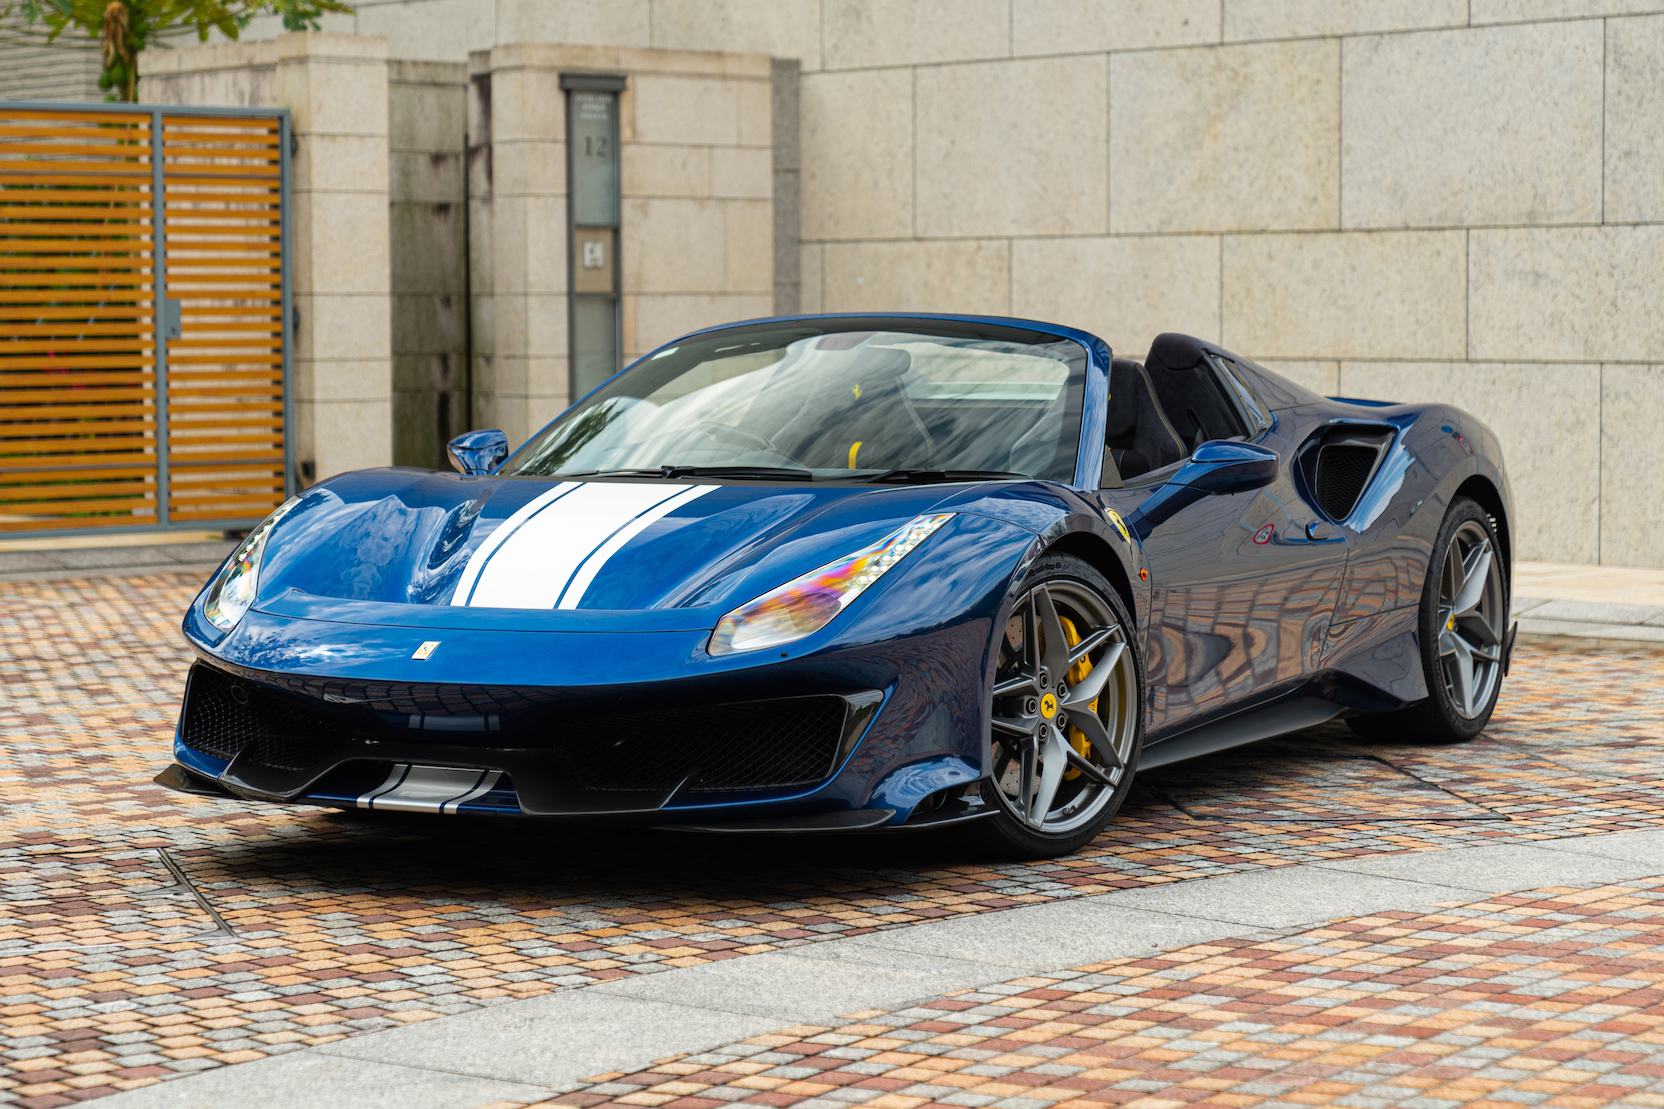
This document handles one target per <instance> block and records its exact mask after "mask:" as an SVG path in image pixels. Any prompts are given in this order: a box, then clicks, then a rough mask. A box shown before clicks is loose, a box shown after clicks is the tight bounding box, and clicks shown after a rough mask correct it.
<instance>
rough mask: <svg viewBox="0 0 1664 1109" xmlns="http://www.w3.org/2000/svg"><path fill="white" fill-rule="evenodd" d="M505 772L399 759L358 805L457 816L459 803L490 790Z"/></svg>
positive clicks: (396, 810)
mask: <svg viewBox="0 0 1664 1109" xmlns="http://www.w3.org/2000/svg"><path fill="white" fill-rule="evenodd" d="M502 776H503V772H502V771H501V770H464V769H458V768H457V767H454V766H415V765H412V764H411V763H407V762H397V763H394V764H393V769H392V771H391V772H390V773H389V774H388V775H387V780H386V781H384V782H382V783H381V784H380V785H379V786H377V787H376V788H375V789H372V790H371V791H370V792H369V793H366V794H364V796H362V797H360V798H359V799H358V807H359V808H361V809H378V810H390V811H393V812H429V813H441V814H445V815H450V816H455V815H456V810H457V806H458V805H463V804H466V803H467V802H469V801H472V800H474V799H475V798H477V797H483V796H485V795H486V794H487V793H490V792H491V790H492V788H493V787H494V786H496V784H497V782H498V781H499V780H500V779H501V778H502Z"/></svg>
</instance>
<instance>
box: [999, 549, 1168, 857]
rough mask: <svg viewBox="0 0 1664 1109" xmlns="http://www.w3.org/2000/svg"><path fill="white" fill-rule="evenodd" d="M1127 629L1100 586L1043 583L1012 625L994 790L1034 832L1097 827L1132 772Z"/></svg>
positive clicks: (1133, 700) (1002, 668) (1133, 724)
mask: <svg viewBox="0 0 1664 1109" xmlns="http://www.w3.org/2000/svg"><path fill="white" fill-rule="evenodd" d="M1126 637H1127V633H1126V631H1125V629H1124V628H1123V627H1122V626H1121V622H1120V620H1119V619H1117V617H1116V616H1115V613H1114V611H1113V610H1112V609H1111V608H1110V606H1109V605H1108V604H1107V603H1106V602H1105V601H1104V599H1103V598H1102V597H1100V596H1098V595H1097V593H1096V591H1094V590H1093V589H1091V588H1089V587H1087V586H1085V585H1084V584H1080V583H1077V582H1074V581H1069V580H1053V581H1048V582H1044V583H1042V584H1039V585H1036V586H1035V587H1034V588H1033V589H1031V590H1029V592H1028V593H1027V594H1026V595H1025V596H1024V597H1023V598H1022V599H1021V600H1019V601H1018V603H1017V604H1016V606H1015V607H1014V608H1013V609H1012V614H1011V617H1010V619H1009V620H1008V621H1007V622H1006V627H1005V635H1004V636H1003V637H1002V639H1001V643H1000V663H999V667H998V669H997V670H996V672H995V679H994V706H993V714H992V717H991V721H990V722H991V725H992V727H991V736H990V749H991V751H990V753H991V755H992V757H993V771H994V783H995V786H996V788H995V790H994V795H995V797H996V798H997V799H998V800H999V802H1000V803H1001V804H1003V805H1004V806H1005V807H1006V809H1007V810H1008V811H1009V812H1010V813H1011V815H1012V816H1013V817H1015V818H1016V819H1017V820H1018V821H1019V822H1020V823H1022V824H1023V825H1025V826H1026V827H1028V828H1029V829H1031V830H1032V831H1035V832H1042V833H1046V834H1067V833H1069V832H1072V831H1075V830H1076V829H1079V828H1082V827H1084V826H1086V825H1088V824H1090V823H1091V822H1092V821H1093V820H1094V819H1095V818H1096V817H1097V816H1098V815H1099V814H1100V813H1101V812H1102V811H1103V809H1104V806H1106V805H1108V804H1109V803H1110V801H1111V799H1112V798H1113V797H1114V795H1115V792H1116V788H1117V786H1119V784H1120V782H1121V779H1122V777H1123V776H1124V775H1125V774H1126V773H1127V765H1128V762H1129V760H1130V759H1131V757H1132V748H1133V743H1134V742H1135V740H1136V737H1137V733H1138V721H1137V717H1136V713H1137V706H1138V697H1137V690H1136V686H1135V682H1136V680H1137V674H1136V670H1135V667H1134V660H1133V656H1132V652H1131V650H1130V649H1129V648H1128V645H1127V638H1126Z"/></svg>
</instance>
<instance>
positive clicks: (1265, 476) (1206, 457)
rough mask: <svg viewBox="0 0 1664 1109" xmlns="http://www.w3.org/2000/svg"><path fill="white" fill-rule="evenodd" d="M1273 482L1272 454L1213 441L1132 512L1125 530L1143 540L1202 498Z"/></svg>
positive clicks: (1274, 465)
mask: <svg viewBox="0 0 1664 1109" xmlns="http://www.w3.org/2000/svg"><path fill="white" fill-rule="evenodd" d="M1276 478H1277V452H1276V451H1271V450H1267V449H1266V448H1264V447H1261V446H1256V445H1255V444H1253V443H1239V442H1233V441H1231V440H1228V439H1215V440H1212V441H1211V442H1207V443H1203V444H1202V445H1201V446H1199V447H1197V448H1196V450H1195V452H1194V453H1193V454H1192V455H1191V456H1190V458H1189V459H1188V460H1186V462H1185V463H1184V465H1182V466H1180V467H1179V468H1178V470H1177V471H1176V472H1175V473H1174V474H1173V476H1172V477H1171V478H1168V479H1167V482H1166V483H1165V484H1164V485H1162V486H1161V487H1160V488H1158V489H1157V490H1156V491H1155V492H1154V493H1151V494H1150V495H1149V497H1147V498H1146V499H1145V500H1144V503H1143V504H1141V505H1139V506H1138V507H1137V508H1135V509H1133V511H1132V514H1131V515H1129V516H1128V517H1127V526H1128V527H1129V528H1131V529H1132V531H1133V532H1134V533H1135V534H1136V535H1137V536H1138V538H1140V539H1143V538H1145V537H1146V536H1148V535H1149V534H1150V532H1152V531H1154V530H1155V529H1156V527H1157V526H1158V525H1160V524H1162V523H1164V522H1166V521H1168V520H1171V519H1172V518H1173V517H1174V516H1175V515H1176V514H1178V513H1179V512H1181V511H1182V510H1184V509H1185V508H1188V507H1189V506H1190V505H1193V504H1195V503H1196V502H1197V501H1199V500H1201V499H1202V498H1203V497H1209V496H1214V495H1217V494H1220V493H1242V492H1246V491H1247V490H1250V489H1261V488H1264V487H1265V486H1267V485H1270V484H1271V483H1272V482H1273V481H1275V480H1276Z"/></svg>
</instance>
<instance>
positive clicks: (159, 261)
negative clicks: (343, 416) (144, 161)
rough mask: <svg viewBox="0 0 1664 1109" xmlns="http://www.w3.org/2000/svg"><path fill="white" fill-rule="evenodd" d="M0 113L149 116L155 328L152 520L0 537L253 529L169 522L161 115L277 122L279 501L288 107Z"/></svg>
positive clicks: (286, 400)
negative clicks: (154, 510) (279, 401)
mask: <svg viewBox="0 0 1664 1109" xmlns="http://www.w3.org/2000/svg"><path fill="white" fill-rule="evenodd" d="M0 111H30V112H41V111H63V112H101V113H103V112H109V113H124V114H132V115H148V116H149V117H150V169H151V185H150V188H151V197H152V200H151V243H152V251H151V257H152V262H151V273H152V314H153V326H154V329H155V350H156V353H155V360H156V385H155V389H156V478H157V486H156V488H157V496H156V519H155V521H154V522H149V523H132V524H116V525H110V526H96V527H76V528H51V529H48V528H29V529H27V530H12V531H8V530H7V529H6V528H5V526H4V525H3V524H0V538H3V537H6V536H16V537H23V536H28V537H29V538H59V537H65V536H72V535H110V534H120V533H123V532H139V531H214V530H235V529H240V528H244V527H250V526H252V525H254V524H256V523H259V521H260V520H261V519H263V518H264V517H263V516H255V517H233V518H226V519H208V520H192V521H190V522H188V523H174V522H173V521H172V520H170V519H169V516H170V507H171V505H170V501H171V493H172V485H171V481H170V473H169V458H168V452H169V445H170V440H169V426H168V393H167V386H168V336H167V334H166V331H167V326H166V323H167V321H166V320H165V319H164V316H165V314H166V308H165V307H164V306H165V305H166V303H167V233H166V232H167V201H166V187H165V183H164V171H165V168H166V166H165V162H164V159H163V157H162V150H163V127H162V120H163V117H164V116H170V117H177V116H188V117H208V118H212V117H228V118H236V119H251V118H264V119H276V120H277V121H278V181H279V183H278V213H279V214H278V229H279V234H278V257H279V267H278V272H279V277H278V281H279V294H278V306H279V307H278V334H279V335H280V337H281V352H282V363H281V365H282V389H283V398H282V412H283V496H284V498H285V499H287V498H289V497H292V496H294V495H295V491H296V489H295V486H296V475H295V458H294V453H295V446H294V388H293V374H292V362H293V352H292V349H291V348H292V346H293V344H294V332H295V326H294V324H295V309H294V305H293V288H292V281H291V277H290V271H289V260H290V249H289V239H290V230H289V215H290V210H291V207H292V205H291V194H292V182H291V176H292V174H291V161H292V157H293V154H294V143H295V138H294V130H293V127H292V124H291V121H290V118H289V109H288V108H211V107H196V106H193V105H183V104H165V105H164V104H127V103H121V102H118V101H102V102H101V101H88V102H85V103H80V102H73V101H56V100H0Z"/></svg>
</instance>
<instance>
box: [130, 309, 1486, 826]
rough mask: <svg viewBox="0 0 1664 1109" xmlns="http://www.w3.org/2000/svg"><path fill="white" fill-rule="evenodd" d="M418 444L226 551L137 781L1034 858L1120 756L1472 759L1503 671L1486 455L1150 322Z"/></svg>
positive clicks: (931, 338) (1475, 439)
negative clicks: (1259, 752) (167, 745)
mask: <svg viewBox="0 0 1664 1109" xmlns="http://www.w3.org/2000/svg"><path fill="white" fill-rule="evenodd" d="M451 458H452V461H453V463H454V464H455V466H456V468H457V470H459V471H460V472H459V473H454V474H453V473H436V472H432V471H428V470H419V469H409V468H400V467H393V468H389V469H377V470H366V471H361V472H357V473H349V474H343V475H341V476H339V477H336V478H332V479H330V480H328V481H325V482H322V483H320V484H318V485H315V486H313V487H312V488H310V489H308V490H307V491H306V492H305V493H304V494H302V495H301V496H299V497H296V498H294V499H293V500H291V501H289V502H288V503H287V504H285V505H283V506H282V507H281V508H279V509H278V510H277V511H276V512H274V513H272V515H271V516H270V517H268V518H267V519H266V520H265V521H264V522H263V523H262V524H260V526H259V527H257V528H255V529H254V530H253V531H252V532H250V533H249V535H248V537H247V538H246V539H245V540H244V541H243V543H242V544H241V546H239V547H238V548H237V550H236V551H235V552H234V553H233V554H232V555H231V556H230V558H228V559H227V560H226V562H225V564H224V565H223V566H222V567H221V568H220V569H219V570H218V571H217V572H216V573H215V574H214V576H213V578H212V579H211V580H210V581H209V583H208V584H207V586H206V587H205V588H204V589H203V590H202V593H201V595H200V596H198V597H197V599H196V600H195V601H194V602H193V603H192V604H191V607H190V610H189V611H188V612H187V613H186V615H185V621H184V632H185V636H186V638H187V639H188V640H189V642H190V644H191V647H192V648H193V650H194V651H195V653H196V655H197V660H196V662H195V663H194V664H193V665H192V666H191V669H190V673H189V676H188V678H187V683H186V691H185V699H184V705H183V708H182V710H181V713H180V719H179V727H178V732H177V735H176V738H175V741H174V748H173V754H174V759H175V762H174V764H173V765H171V766H169V767H168V768H167V769H166V770H164V771H163V772H162V773H161V774H160V775H159V776H158V777H157V779H156V780H157V781H158V782H160V783H161V784H163V785H167V786H170V787H172V788H174V789H178V790H182V791H185V792H189V793H200V794H210V795H216V796H228V795H229V796H235V797H239V798H244V799H247V800H250V801H276V802H289V803H299V804H309V805H325V806H335V807H340V808H357V809H368V810H403V811H416V812H427V813H444V814H459V815H460V814H499V815H513V816H533V817H549V818H560V819H567V820H583V821H591V822H595V821H604V820H607V821H634V822H646V823H649V824H652V825H659V826H675V827H682V828H690V829H701V830H706V831H732V832H744V831H752V832H792V831H798V832H827V831H855V830H880V829H885V830H909V829H922V828H939V827H944V826H947V825H955V824H962V825H964V828H963V829H962V831H963V833H964V834H965V835H968V836H973V837H976V838H977V839H979V840H980V841H981V844H982V849H983V850H991V851H993V852H997V853H1002V854H1006V855H1017V856H1030V857H1032V856H1045V855H1056V854H1061V853H1065V852H1069V851H1072V850H1074V849H1076V848H1078V847H1079V846H1080V845H1082V844H1083V843H1085V842H1086V841H1087V840H1089V839H1091V838H1092V836H1094V835H1095V834H1096V833H1097V832H1098V831H1099V830H1100V829H1102V828H1103V827H1104V825H1105V824H1106V823H1107V822H1108V821H1109V820H1110V819H1111V818H1112V817H1113V816H1114V814H1115V812H1116V810H1117V808H1118V807H1119V806H1120V805H1121V803H1122V801H1123V800H1124V799H1125V797H1126V796H1127V792H1128V790H1129V788H1130V787H1131V785H1132V781H1133V776H1134V774H1135V773H1136V772H1137V771H1138V770H1140V769H1145V768H1149V767H1155V766H1161V765H1164V764H1167V763H1171V762H1174V761H1176V760H1179V759H1187V758H1193V757H1196V756H1199V755H1206V754H1208V753H1210V752H1213V751H1219V750H1222V749H1224V748H1228V747H1232V746H1235V745H1237V744H1242V743H1249V742H1252V741H1254V740H1258V739H1264V738H1267V737H1269V736H1274V735H1279V734H1282V733H1286V732H1289V731H1293V730H1296V729H1299V728H1304V727H1307V726H1309V725H1313V724H1317V723H1319V722H1322V721H1326V720H1330V719H1334V718H1337V717H1344V718H1345V719H1346V720H1347V721H1348V723H1349V724H1350V725H1351V726H1352V727H1353V729H1354V730H1356V731H1358V732H1359V733H1361V734H1363V735H1365V736H1370V737H1382V736H1391V737H1400V738H1403V739H1406V740H1412V741H1421V742H1433V743H1437V742H1451V741H1457V740H1462V739H1466V738H1469V737H1472V736H1474V735H1476V734H1478V733H1479V731H1480V730H1481V729H1482V728H1483V727H1484V726H1485V724H1486V721H1487V720H1488V719H1489V717H1490V714H1491V711H1492V708H1493V706H1494V705H1495V704H1496V699H1497V694H1498V690H1499V688H1500V686H1501V682H1502V679H1503V676H1504V675H1505V674H1506V673H1507V669H1508V661H1509V654H1510V650H1511V647H1512V641H1513V633H1512V632H1511V631H1510V630H1509V628H1508V626H1507V619H1508V588H1509V578H1510V572H1511V565H1512V564H1511V560H1510V555H1509V546H1510V544H1509V519H1510V513H1509V493H1508V482H1507V478H1506V476H1505V474H1504V472H1503V466H1502V456H1501V453H1500V451H1499V450H1498V445H1497V440H1496V436H1495V435H1494V434H1492V432H1491V431H1490V430H1489V429H1488V428H1486V427H1485V426H1484V425H1483V424H1481V423H1480V422H1479V421H1477V420H1475V419H1474V418H1473V417H1472V416H1469V415H1468V414H1466V413H1464V412H1461V411H1459V410H1457V409H1454V408H1450V407H1446V406H1440V405H1427V404H1386V403H1381V402H1378V401H1368V400H1351V399H1344V398H1333V397H1331V398H1324V397H1320V396H1317V395H1315V394H1313V393H1311V392H1308V391H1307V390H1306V389H1303V388H1301V387H1300V386H1298V385H1295V384H1293V383H1291V382H1289V381H1287V380H1285V379H1283V378H1281V377H1278V376H1277V375H1276V374H1273V373H1271V372H1269V371H1267V370H1265V369H1263V368H1262V367H1260V366H1257V365H1255V364H1254V363H1253V362H1251V361H1249V360H1248V359H1246V358H1243V357H1241V356H1240V355H1236V354H1232V353H1230V352H1229V351H1226V350H1223V349H1221V348H1220V347H1218V346H1215V345H1213V344H1211V343H1206V342H1203V341H1200V340H1198V339H1193V338H1189V337H1187V336H1184V335H1175V334H1168V335H1162V336H1161V337H1160V338H1158V339H1157V340H1156V341H1155V342H1154V344H1152V346H1151V349H1150V352H1149V355H1148V358H1147V359H1146V361H1145V362H1144V363H1143V364H1142V365H1141V364H1139V363H1138V362H1136V361H1130V360H1127V359H1121V358H1115V357H1113V356H1112V355H1111V353H1110V349H1109V347H1108V346H1106V345H1105V344H1104V342H1103V341H1102V340H1100V339H1098V338H1096V337H1094V336H1092V335H1089V334H1086V333H1084V332H1081V331H1076V330H1074V329H1071V328H1067V327H1059V326H1055V325H1052V324H1045V323H1038V322H1034V321H1031V320H1015V319H991V318H972V317H963V316H948V315H888V314H887V315H867V316H808V317H795V318H782V319H768V320H759V321H753V322H748V323H741V324H734V325H730V326H725V327H718V328H712V329H710V330H707V331H700V332H697V333H695V334H692V335H689V336H687V337H685V338H683V339H679V340H677V341H676V342H674V343H671V344H670V345H668V346H665V347H663V348H662V349H660V350H657V351H654V352H653V353H652V354H650V355H648V356H647V357H645V358H642V359H640V360H639V361H637V362H636V363H634V364H633V365H631V366H630V367H629V368H628V369H626V370H624V371H623V372H622V373H620V374H618V375H617V376H615V377H613V378H612V379H611V380H609V381H608V382H606V383H605V384H604V385H602V386H601V387H600V388H598V389H597V390H595V391H594V392H593V393H591V394H590V395H589V396H587V397H585V398H584V399H583V400H581V401H579V402H578V403H577V404H575V405H573V406H572V407H571V408H569V409H568V410H567V411H566V412H565V413H564V414H562V415H561V416H560V417H559V418H558V419H556V420H555V421H554V422H553V423H552V424H550V425H549V426H548V427H546V428H544V429H543V430H542V431H540V432H539V433H537V434H536V435H535V436H533V437H532V438H531V439H530V440H529V441H528V442H526V443H525V444H524V445H523V446H521V447H520V449H519V450H517V451H514V452H513V453H512V454H510V453H509V450H508V444H507V441H506V439H505V438H504V436H503V435H502V433H501V432H496V431H477V432H471V433H469V434H467V435H464V436H462V437H461V438H459V439H457V440H456V441H455V442H453V443H452V444H451Z"/></svg>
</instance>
